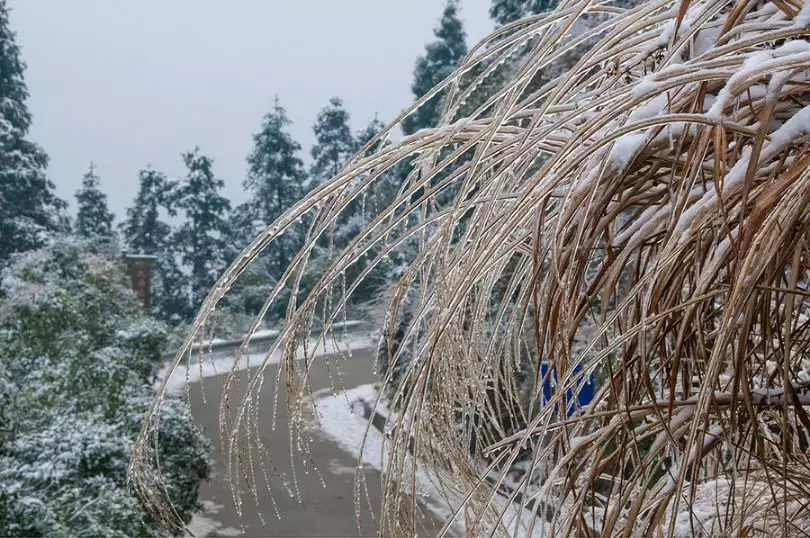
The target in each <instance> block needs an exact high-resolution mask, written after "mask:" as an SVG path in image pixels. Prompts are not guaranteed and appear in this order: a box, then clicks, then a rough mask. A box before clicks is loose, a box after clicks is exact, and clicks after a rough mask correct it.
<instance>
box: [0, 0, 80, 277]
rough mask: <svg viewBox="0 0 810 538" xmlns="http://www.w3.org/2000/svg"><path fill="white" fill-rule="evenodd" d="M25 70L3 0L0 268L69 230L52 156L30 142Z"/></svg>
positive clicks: (0, 7) (0, 8)
mask: <svg viewBox="0 0 810 538" xmlns="http://www.w3.org/2000/svg"><path fill="white" fill-rule="evenodd" d="M24 71H25V63H24V62H23V61H22V59H21V57H20V48H19V47H18V46H17V43H16V36H15V35H14V33H13V32H12V31H11V28H10V27H9V20H8V7H7V5H6V0H0V266H2V265H3V264H5V263H6V262H7V261H8V258H9V256H10V255H11V254H12V253H14V252H21V251H24V250H28V249H31V248H36V247H38V246H41V245H43V244H44V243H45V242H46V239H47V238H48V236H49V235H50V234H51V233H53V232H54V231H60V230H62V229H63V228H64V226H65V219H64V214H63V210H64V209H65V202H64V201H62V200H60V199H59V198H57V197H56V196H55V195H54V192H53V191H54V185H53V183H52V182H51V181H50V180H49V179H48V177H47V176H46V173H45V169H46V167H47V165H48V156H47V155H46V154H45V152H44V151H43V150H42V148H40V147H39V146H38V145H36V144H35V143H33V142H32V141H31V140H29V139H28V130H29V128H30V127H31V121H32V118H31V113H30V111H29V110H28V107H27V106H26V103H25V101H26V100H27V99H28V88H27V87H26V85H25V80H24V78H23V72H24Z"/></svg>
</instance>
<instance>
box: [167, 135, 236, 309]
mask: <svg viewBox="0 0 810 538" xmlns="http://www.w3.org/2000/svg"><path fill="white" fill-rule="evenodd" d="M183 161H184V162H185V165H186V168H187V169H188V173H187V175H186V177H185V178H184V180H183V181H182V183H181V184H180V186H179V187H178V189H177V194H176V199H175V204H176V207H177V209H179V210H181V211H182V212H183V216H184V221H183V224H182V225H181V226H180V227H179V228H178V229H177V230H176V231H175V233H174V234H173V240H172V247H173V249H174V251H175V253H176V254H178V255H179V256H180V259H181V260H182V262H183V264H184V266H185V269H186V270H187V271H188V272H189V277H190V278H189V281H188V284H189V286H188V288H189V290H188V293H189V299H190V302H191V308H192V310H196V309H197V308H198V307H199V306H200V305H201V304H202V302H203V300H204V299H205V296H206V295H207V294H208V291H209V290H210V289H211V285H212V284H213V283H214V281H215V280H216V278H217V277H218V276H219V274H220V273H221V272H222V270H223V269H224V268H225V264H226V261H227V260H226V256H227V254H226V250H225V238H226V237H227V236H228V222H227V215H228V212H229V211H230V209H231V203H230V202H229V201H228V199H227V198H225V197H224V196H222V194H221V191H222V189H223V188H224V187H225V183H224V182H223V181H222V180H221V179H219V178H217V177H215V176H214V172H213V170H212V166H213V159H211V158H210V157H206V156H205V155H202V154H201V153H200V149H199V148H194V150H193V151H190V152H188V153H185V154H183Z"/></svg>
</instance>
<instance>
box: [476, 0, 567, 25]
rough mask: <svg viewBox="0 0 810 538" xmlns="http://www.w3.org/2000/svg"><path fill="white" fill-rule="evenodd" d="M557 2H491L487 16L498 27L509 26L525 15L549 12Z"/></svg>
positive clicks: (555, 0) (522, 0)
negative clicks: (498, 25)
mask: <svg viewBox="0 0 810 538" xmlns="http://www.w3.org/2000/svg"><path fill="white" fill-rule="evenodd" d="M557 3H558V0H492V5H491V6H490V8H489V16H490V17H492V20H494V21H495V22H497V23H498V24H500V25H504V24H509V23H510V22H514V21H516V20H518V19H521V18H523V17H525V16H527V15H535V14H537V13H542V12H543V11H550V10H552V9H554V8H555V7H557Z"/></svg>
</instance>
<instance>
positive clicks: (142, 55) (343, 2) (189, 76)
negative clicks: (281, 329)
mask: <svg viewBox="0 0 810 538" xmlns="http://www.w3.org/2000/svg"><path fill="white" fill-rule="evenodd" d="M489 3H490V0H463V1H462V12H461V15H462V18H463V20H464V23H465V28H466V30H467V35H468V39H467V41H468V43H467V44H468V46H471V45H472V44H473V42H474V41H477V40H478V39H480V38H482V37H484V36H485V35H486V34H487V33H488V32H489V31H490V30H491V29H492V28H493V23H492V22H491V21H490V20H489V18H488V14H487V11H488V9H489ZM9 6H10V7H11V9H12V12H11V24H12V27H13V29H14V30H15V31H16V32H17V39H18V43H19V45H20V46H21V48H22V54H23V59H24V60H25V61H26V63H27V64H28V69H27V71H26V82H27V83H28V88H29V90H30V92H31V98H30V99H29V101H28V105H29V107H30V109H31V111H32V113H33V115H34V125H33V128H32V131H31V137H32V138H33V139H34V140H35V141H36V142H38V143H39V144H41V145H42V146H43V147H44V148H45V150H46V151H47V152H48V154H49V155H50V157H51V164H50V169H49V175H50V177H51V179H52V180H53V181H54V183H55V184H56V186H57V192H58V194H59V195H60V196H61V197H62V198H64V199H66V200H68V201H69V202H70V203H71V205H74V199H73V194H74V193H75V191H76V189H77V188H78V186H79V184H80V182H81V176H82V175H83V174H84V172H85V171H86V170H87V167H88V165H89V163H90V161H91V160H92V161H95V163H96V164H97V166H98V172H99V174H100V175H101V176H102V178H103V182H104V183H103V188H104V190H105V192H107V194H108V196H109V200H110V207H111V209H112V210H113V211H114V212H115V214H116V217H117V218H118V219H120V218H121V217H123V216H124V210H125V208H126V207H127V206H128V205H129V204H130V203H131V200H132V198H133V197H134V195H135V193H136V191H137V171H138V170H139V169H140V168H142V167H144V166H146V165H147V164H152V166H154V167H155V168H157V169H158V170H162V171H164V172H166V173H167V174H169V175H173V176H177V175H181V174H182V173H183V165H182V161H181V159H180V153H181V152H182V151H186V150H189V149H191V148H193V147H194V146H195V145H199V146H200V147H201V149H202V150H203V152H205V153H206V154H208V155H210V156H211V157H213V158H214V160H215V161H214V167H215V172H216V173H217V175H218V176H220V177H222V178H223V179H224V180H225V182H226V184H227V187H226V195H227V196H229V197H230V198H231V199H232V200H234V201H235V202H240V201H243V200H244V196H243V194H242V192H241V187H240V186H241V182H242V178H243V177H244V173H245V156H246V155H247V154H248V152H249V151H250V149H251V146H252V139H251V137H252V134H253V133H254V132H255V131H256V130H258V128H259V125H260V122H261V118H262V116H263V115H264V114H265V113H266V112H267V111H268V110H269V109H270V107H271V105H272V102H273V96H274V95H276V94H278V95H279V97H280V99H281V103H282V105H283V106H284V107H285V108H286V109H287V113H288V115H289V117H290V119H291V120H292V121H293V125H292V126H291V129H290V130H291V133H292V135H293V137H294V138H295V139H296V140H298V141H299V142H300V143H301V144H302V145H303V146H304V158H305V161H308V159H309V148H310V145H311V143H312V134H311V126H312V123H313V121H314V120H315V116H316V114H317V112H318V110H319V109H320V108H322V107H323V106H325V105H326V103H327V101H328V99H329V98H330V97H331V96H333V95H337V96H340V97H342V98H343V99H344V102H345V105H346V107H347V109H348V110H349V112H350V113H351V114H352V126H353V128H354V129H355V130H357V129H359V128H361V127H363V126H364V125H365V124H367V123H368V121H370V120H371V119H372V118H373V116H374V114H375V113H378V114H379V117H380V119H381V120H383V121H386V120H388V119H391V118H392V117H394V116H395V115H396V114H397V113H398V112H400V111H401V110H402V109H403V108H404V107H405V106H407V105H408V104H409V102H410V101H411V99H412V96H411V93H410V85H411V81H412V72H413V65H414V62H415V61H416V58H417V57H418V56H419V55H420V54H422V53H423V51H424V45H425V44H426V43H427V42H429V41H430V40H432V39H433V34H432V31H433V28H434V27H435V26H436V23H437V22H438V19H439V17H440V15H441V12H442V9H443V6H444V2H443V0H407V1H404V2H403V1H393V0H306V1H304V0H227V1H226V0H137V1H134V2H122V1H117V0H9Z"/></svg>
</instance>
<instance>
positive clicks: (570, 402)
mask: <svg viewBox="0 0 810 538" xmlns="http://www.w3.org/2000/svg"><path fill="white" fill-rule="evenodd" d="M572 377H573V378H574V379H576V380H577V381H576V382H575V384H574V386H573V387H571V388H569V389H568V390H567V391H565V401H566V405H567V406H568V412H567V413H566V416H568V417H570V416H572V415H574V414H575V413H577V412H578V410H579V409H581V408H583V407H585V406H587V405H588V404H589V403H591V402H592V401H593V398H594V396H596V387H595V386H594V384H593V379H592V377H591V376H584V375H582V366H581V365H579V364H578V365H576V366H575V367H574V373H573V375H572ZM540 379H541V380H542V382H543V398H542V401H541V403H542V405H544V406H545V405H546V404H547V403H548V402H549V401H550V400H551V394H552V389H555V390H556V387H557V385H558V381H559V378H558V376H557V369H556V368H552V369H551V374H550V375H549V366H548V363H547V362H545V361H543V362H541V363H540ZM558 405H559V404H558Z"/></svg>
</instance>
